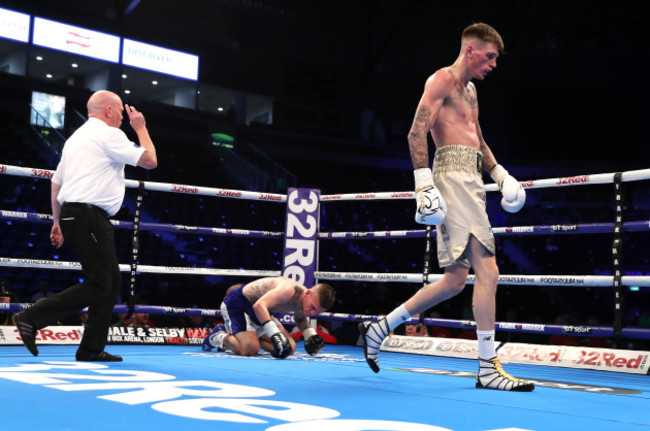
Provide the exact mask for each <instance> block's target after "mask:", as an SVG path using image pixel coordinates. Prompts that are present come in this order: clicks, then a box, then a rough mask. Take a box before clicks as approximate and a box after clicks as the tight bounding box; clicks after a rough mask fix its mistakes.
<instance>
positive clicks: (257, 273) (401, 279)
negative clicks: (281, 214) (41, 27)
mask: <svg viewBox="0 0 650 431" xmlns="http://www.w3.org/2000/svg"><path fill="white" fill-rule="evenodd" d="M2 266H5V267H20V268H40V269H73V270H81V265H80V264H79V263H78V262H67V261H58V260H42V259H14V258H9V257H0V267H2ZM120 271H122V272H129V271H131V266H130V265H127V264H120ZM138 272H141V273H148V274H183V275H211V276H241V277H277V276H279V275H281V272H280V271H272V270H254V269H252V270H251V269H218V268H195V267H181V266H152V265H138ZM314 276H315V277H316V278H318V279H323V280H350V281H368V282H391V283H419V284H421V283H422V282H423V281H424V277H423V275H422V274H418V273H396V272H391V273H381V272H379V273H376V272H330V271H316V272H315V273H314ZM442 276H443V275H442V274H429V278H428V281H429V283H432V282H434V281H437V280H440V279H441V278H442ZM613 280H614V277H613V276H608V275H500V276H499V284H503V285H510V286H530V285H535V286H537V285H542V286H567V287H612V284H613ZM467 283H469V284H473V283H474V276H473V275H469V276H468V277H467ZM622 283H623V285H625V286H639V287H650V276H642V275H641V276H639V275H634V276H623V278H622Z"/></svg>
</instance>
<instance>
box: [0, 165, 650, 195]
mask: <svg viewBox="0 0 650 431" xmlns="http://www.w3.org/2000/svg"><path fill="white" fill-rule="evenodd" d="M0 174H5V175H15V176H21V177H32V178H43V179H51V178H52V175H54V171H52V170H48V169H35V168H24V167H20V166H12V165H0ZM615 175H616V173H604V174H588V175H576V176H572V177H559V178H545V179H538V180H529V181H520V183H521V185H522V186H523V187H524V188H527V189H539V188H552V187H566V186H585V185H591V184H612V183H614V176H615ZM648 179H650V169H639V170H634V171H626V172H622V173H621V181H622V182H630V181H642V180H648ZM126 187H129V188H137V187H138V181H136V180H126ZM145 190H151V191H159V192H172V193H185V194H192V195H204V196H218V197H225V198H234V199H246V200H266V201H272V202H286V201H287V195H281V194H275V193H260V192H250V191H244V190H230V189H220V188H214V187H203V186H193V185H184V184H172V183H159V182H153V181H146V182H145ZM485 190H486V191H488V192H493V191H498V190H499V188H498V186H497V184H495V183H490V184H487V185H486V186H485ZM414 196H415V194H414V193H413V192H376V193H344V194H336V195H321V196H320V200H321V202H327V201H344V200H390V199H412V198H413V197H414Z"/></svg>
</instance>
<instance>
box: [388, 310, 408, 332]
mask: <svg viewBox="0 0 650 431" xmlns="http://www.w3.org/2000/svg"><path fill="white" fill-rule="evenodd" d="M410 318H411V313H409V312H408V310H407V309H406V307H405V306H404V304H402V305H400V306H399V307H397V308H396V309H394V310H393V311H391V312H390V313H389V314H388V316H386V323H388V327H389V328H390V330H391V331H392V330H393V329H395V328H397V327H398V326H399V325H401V324H402V323H404V322H405V321H407V320H409V319H410Z"/></svg>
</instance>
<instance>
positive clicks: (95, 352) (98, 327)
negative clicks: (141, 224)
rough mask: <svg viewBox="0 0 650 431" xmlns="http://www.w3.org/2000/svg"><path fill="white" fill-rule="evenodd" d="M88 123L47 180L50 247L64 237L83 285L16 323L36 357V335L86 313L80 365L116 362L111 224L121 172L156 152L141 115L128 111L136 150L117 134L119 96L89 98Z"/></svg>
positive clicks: (120, 195) (118, 284) (148, 165)
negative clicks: (110, 344)
mask: <svg viewBox="0 0 650 431" xmlns="http://www.w3.org/2000/svg"><path fill="white" fill-rule="evenodd" d="M87 106H88V121H87V122H86V123H85V124H84V125H83V126H81V127H79V129H77V130H76V131H75V132H74V133H73V134H72V136H70V138H69V139H68V140H67V141H66V143H65V145H64V147H63V154H62V156H61V161H60V163H59V166H58V167H57V168H56V172H55V173H54V176H53V177H52V197H51V200H52V217H53V219H54V224H53V225H52V231H51V233H50V239H51V241H52V245H54V246H56V247H57V248H58V247H61V245H62V244H63V239H64V238H65V239H66V240H67V243H68V244H69V245H70V248H72V251H73V252H74V253H75V254H76V255H77V256H78V257H79V261H80V262H81V269H82V272H83V280H84V281H83V282H81V283H78V284H75V285H74V286H71V287H69V288H67V289H66V290H64V291H63V292H61V293H59V294H57V295H54V296H50V297H48V298H45V299H43V300H41V301H39V302H38V303H37V304H35V305H34V306H33V307H31V308H28V309H27V310H25V311H23V312H21V313H19V314H16V315H15V316H14V323H15V324H16V326H17V328H18V332H19V333H20V337H21V338H22V341H23V343H24V344H25V346H26V347H27V349H28V350H29V351H30V352H31V353H32V354H33V355H34V356H37V355H38V349H37V347H36V339H35V338H36V331H37V330H38V329H40V328H43V327H45V326H48V325H52V324H54V323H56V322H57V321H59V320H60V319H62V318H64V317H66V316H69V315H71V314H73V313H76V312H77V311H79V310H81V309H83V308H85V307H88V321H87V323H86V325H85V329H84V334H83V338H82V339H81V342H80V344H79V349H78V350H77V354H76V359H77V361H121V360H122V358H121V357H120V356H114V355H111V354H110V353H107V352H105V351H104V347H105V346H106V339H107V336H108V328H109V326H110V324H111V317H112V313H113V306H114V305H115V302H116V300H117V296H118V295H119V293H120V290H121V288H122V277H121V274H120V268H119V264H118V260H117V253H116V251H115V239H114V233H113V225H112V224H111V222H110V220H109V219H108V217H109V216H113V215H115V213H117V211H118V210H119V209H120V207H121V206H122V201H123V200H124V166H125V164H129V165H132V166H140V167H143V168H145V169H153V168H155V167H156V166H157V165H158V159H157V157H156V149H155V147H154V145H153V142H152V141H151V137H150V136H149V131H148V130H147V126H146V122H145V119H144V116H143V115H142V113H140V112H138V111H137V110H136V109H135V108H134V107H133V106H129V105H125V106H126V113H127V115H128V116H129V121H130V123H131V127H133V130H135V132H136V134H137V136H138V141H139V142H140V146H136V145H135V144H134V143H133V142H131V141H130V140H129V139H128V138H127V136H126V135H125V134H124V132H122V130H120V129H119V127H120V125H121V124H122V119H123V116H122V112H123V111H124V109H125V106H124V105H122V100H121V99H120V97H119V96H118V95H117V94H115V93H111V92H110V91H98V92H96V93H94V94H93V95H92V96H90V99H88V104H87Z"/></svg>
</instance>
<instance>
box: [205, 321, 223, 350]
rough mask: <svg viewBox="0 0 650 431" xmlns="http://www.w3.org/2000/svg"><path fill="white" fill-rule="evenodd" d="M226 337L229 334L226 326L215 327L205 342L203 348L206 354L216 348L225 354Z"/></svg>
mask: <svg viewBox="0 0 650 431" xmlns="http://www.w3.org/2000/svg"><path fill="white" fill-rule="evenodd" d="M226 335H228V332H226V327H225V326H223V325H217V326H215V327H214V329H213V330H212V332H210V335H208V336H207V337H205V339H204V340H203V345H202V346H201V348H202V349H203V351H204V352H211V351H212V349H214V348H215V347H216V348H217V351H218V352H225V351H226V349H224V348H223V340H224V339H225V338H226Z"/></svg>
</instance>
